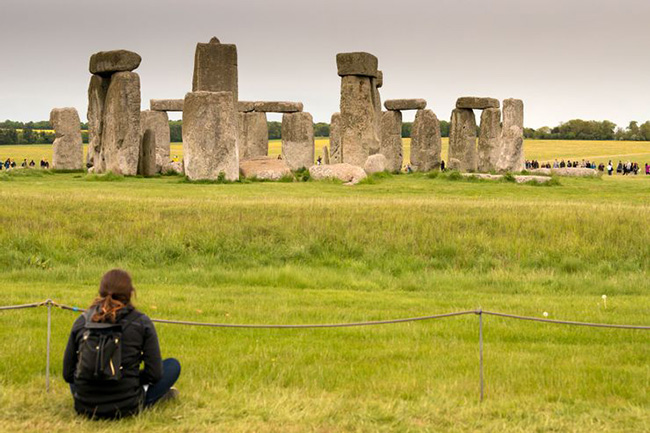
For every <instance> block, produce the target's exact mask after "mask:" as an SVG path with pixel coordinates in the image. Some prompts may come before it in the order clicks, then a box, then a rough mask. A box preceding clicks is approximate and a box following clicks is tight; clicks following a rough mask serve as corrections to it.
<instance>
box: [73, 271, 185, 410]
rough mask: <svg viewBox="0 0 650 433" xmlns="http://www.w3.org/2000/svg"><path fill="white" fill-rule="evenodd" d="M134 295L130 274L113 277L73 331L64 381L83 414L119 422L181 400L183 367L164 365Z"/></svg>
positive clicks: (116, 273)
mask: <svg viewBox="0 0 650 433" xmlns="http://www.w3.org/2000/svg"><path fill="white" fill-rule="evenodd" d="M134 292H135V289H134V288H133V285H132V283H131V277H130V276H129V274H128V273H127V272H125V271H122V270H120V269H113V270H111V271H109V272H107V273H106V274H105V275H104V277H103V278H102V281H101V284H100V286H99V297H98V298H97V299H95V301H94V302H93V304H92V305H91V306H90V307H89V308H88V310H86V312H85V313H84V314H83V315H81V316H80V317H79V318H78V319H77V320H76V321H75V322H74V325H72V331H71V333H70V338H69V340H68V346H67V347H66V349H65V355H64V358H63V378H64V379H65V381H66V382H68V383H69V384H70V389H71V391H72V395H73V397H74V406H75V410H76V411H77V413H79V414H82V415H87V416H90V417H95V418H119V417H123V416H129V415H133V414H135V413H137V412H139V411H140V410H141V409H142V408H143V407H149V406H152V405H153V404H155V403H156V402H158V401H161V400H167V399H169V398H173V397H176V396H177V395H178V391H177V390H176V389H175V388H172V386H173V385H174V383H175V382H176V380H177V379H178V376H179V375H180V372H181V366H180V364H179V362H178V361H177V360H176V359H173V358H169V359H165V360H164V361H163V360H162V359H161V357H160V346H159V345H158V337H157V335H156V330H155V328H154V326H153V323H152V322H151V319H149V317H147V316H146V315H144V314H143V313H141V312H140V311H138V310H137V309H135V307H134V306H133V304H131V295H132V294H133V293H134ZM142 362H144V369H143V370H140V364H141V363H142Z"/></svg>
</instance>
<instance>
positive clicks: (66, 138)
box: [50, 107, 84, 170]
mask: <svg viewBox="0 0 650 433" xmlns="http://www.w3.org/2000/svg"><path fill="white" fill-rule="evenodd" d="M50 124H51V125H52V127H53V128H54V133H55V139H54V143H53V144H52V149H53V154H52V168H53V169H55V170H81V169H83V166H84V161H83V159H84V148H83V143H82V141H81V121H80V120H79V114H78V113H77V110H76V109H75V108H70V107H67V108H55V109H53V110H52V111H51V112H50Z"/></svg>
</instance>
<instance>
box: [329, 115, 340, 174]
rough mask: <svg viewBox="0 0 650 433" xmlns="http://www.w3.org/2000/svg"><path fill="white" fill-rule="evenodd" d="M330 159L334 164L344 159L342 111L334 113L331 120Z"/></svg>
mask: <svg viewBox="0 0 650 433" xmlns="http://www.w3.org/2000/svg"><path fill="white" fill-rule="evenodd" d="M330 161H331V163H332V164H340V163H341V162H342V161H343V149H342V148H341V113H334V114H332V120H331V121H330Z"/></svg>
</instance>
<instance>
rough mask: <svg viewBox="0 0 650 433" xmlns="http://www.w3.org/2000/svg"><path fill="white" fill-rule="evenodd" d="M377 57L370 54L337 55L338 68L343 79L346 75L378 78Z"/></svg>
mask: <svg viewBox="0 0 650 433" xmlns="http://www.w3.org/2000/svg"><path fill="white" fill-rule="evenodd" d="M378 64H379V61H378V60H377V57H375V56H373V55H372V54H370V53H364V52H356V53H339V54H337V55H336V67H337V69H338V74H339V76H341V77H344V76H346V75H360V76H362V77H373V78H376V77H377V75H378V71H377V65H378Z"/></svg>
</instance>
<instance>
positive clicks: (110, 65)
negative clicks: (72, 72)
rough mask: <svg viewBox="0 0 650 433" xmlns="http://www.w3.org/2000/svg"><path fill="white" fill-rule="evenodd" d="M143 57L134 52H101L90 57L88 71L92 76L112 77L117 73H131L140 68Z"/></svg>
mask: <svg viewBox="0 0 650 433" xmlns="http://www.w3.org/2000/svg"><path fill="white" fill-rule="evenodd" d="M141 61H142V57H140V55H139V54H137V53H134V52H133V51H127V50H114V51H100V52H98V53H95V54H93V55H92V56H90V65H89V67H88V69H89V70H90V73H91V74H99V75H112V74H114V73H115V72H130V71H133V70H135V69H137V67H138V66H140V62H141Z"/></svg>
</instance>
